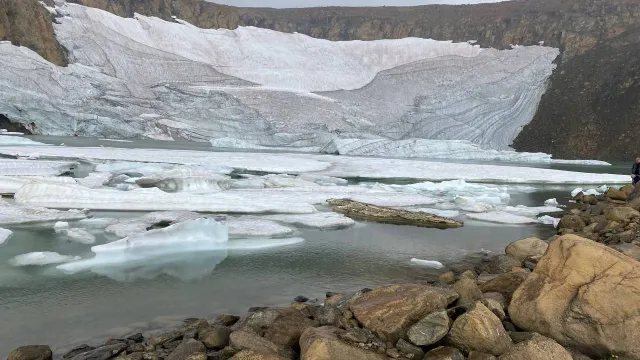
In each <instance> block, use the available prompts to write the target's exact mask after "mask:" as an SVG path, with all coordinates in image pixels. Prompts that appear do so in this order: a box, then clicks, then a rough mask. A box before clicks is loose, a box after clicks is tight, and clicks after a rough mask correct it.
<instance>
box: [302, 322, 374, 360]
mask: <svg viewBox="0 0 640 360" xmlns="http://www.w3.org/2000/svg"><path fill="white" fill-rule="evenodd" d="M338 331H339V329H338V328H335V327H329V326H324V327H319V328H308V329H307V330H305V332H304V333H303V334H302V336H301V337H300V360H384V359H386V357H385V356H384V355H380V354H377V353H374V352H371V351H367V350H364V349H361V348H358V347H355V346H351V345H348V344H346V343H344V342H342V341H340V340H339V339H338V336H337V335H336V332H338Z"/></svg>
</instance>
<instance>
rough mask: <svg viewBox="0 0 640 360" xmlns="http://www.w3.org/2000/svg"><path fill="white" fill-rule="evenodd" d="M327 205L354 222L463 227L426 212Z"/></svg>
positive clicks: (340, 203) (337, 201)
mask: <svg viewBox="0 0 640 360" xmlns="http://www.w3.org/2000/svg"><path fill="white" fill-rule="evenodd" d="M328 203H329V205H330V206H331V208H332V209H333V211H335V212H337V213H340V214H344V215H346V216H348V217H350V218H352V219H356V220H367V221H375V222H381V223H386V224H395V225H414V226H421V227H430V228H438V229H449V228H458V227H462V226H463V225H464V223H463V222H461V221H457V220H454V219H451V218H446V217H442V216H438V215H434V214H429V213H426V212H421V211H419V212H412V211H407V210H400V209H394V208H390V207H385V206H376V205H372V204H367V203H363V202H359V201H353V200H347V199H331V200H329V201H328Z"/></svg>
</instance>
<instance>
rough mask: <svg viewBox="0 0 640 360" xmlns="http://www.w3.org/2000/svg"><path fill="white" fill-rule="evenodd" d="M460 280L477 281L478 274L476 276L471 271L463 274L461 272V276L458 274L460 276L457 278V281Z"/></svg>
mask: <svg viewBox="0 0 640 360" xmlns="http://www.w3.org/2000/svg"><path fill="white" fill-rule="evenodd" d="M460 279H471V280H477V279H478V274H476V273H475V272H474V271H473V270H465V271H464V272H462V274H460V276H458V280H460Z"/></svg>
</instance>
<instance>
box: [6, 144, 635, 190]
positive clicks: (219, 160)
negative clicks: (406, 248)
mask: <svg viewBox="0 0 640 360" xmlns="http://www.w3.org/2000/svg"><path fill="white" fill-rule="evenodd" d="M34 153H35V154H37V155H38V156H40V157H41V158H51V159H68V160H77V159H87V160H93V161H119V160H125V161H142V162H149V163H156V164H155V166H157V167H162V168H163V169H165V166H167V164H180V165H199V166H203V167H210V166H214V167H220V166H227V167H232V168H235V169H241V170H247V171H253V172H267V173H287V174H310V175H320V176H331V177H337V178H351V179H352V178H369V179H416V180H430V181H446V180H454V179H458V180H465V181H467V182H498V183H522V184H535V183H538V184H626V183H628V182H629V177H628V176H626V175H615V174H597V173H584V172H574V171H564V170H554V169H541V168H531V167H524V166H507V165H487V164H453V163H445V162H436V161H423V160H409V159H384V158H371V157H351V156H329V155H311V154H298V153H295V154H269V153H265V154H260V155H259V156H256V154H255V153H241V152H207V151H188V150H172V151H166V150H160V149H118V148H106V147H105V148H102V147H100V148H74V147H58V146H46V147H43V146H41V147H35V146H34V147H28V146H20V147H18V146H14V147H11V146H6V147H2V146H0V154H2V155H6V156H18V157H24V156H29V155H32V154H34ZM8 161H11V160H8ZM163 163H164V164H163ZM109 170H111V169H109Z"/></svg>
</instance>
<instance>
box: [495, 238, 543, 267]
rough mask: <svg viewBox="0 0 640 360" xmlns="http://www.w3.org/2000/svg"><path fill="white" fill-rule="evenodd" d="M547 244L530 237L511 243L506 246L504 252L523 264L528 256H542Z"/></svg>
mask: <svg viewBox="0 0 640 360" xmlns="http://www.w3.org/2000/svg"><path fill="white" fill-rule="evenodd" d="M548 247H549V244H547V243H546V242H544V241H542V240H540V239H538V238H536V237H530V238H526V239H521V240H517V241H514V242H512V243H511V244H509V245H507V247H506V248H505V249H504V252H505V253H506V254H507V255H509V256H511V257H513V258H515V259H518V260H520V262H523V261H524V259H526V258H527V257H528V256H536V255H542V254H544V253H545V251H547V248H548Z"/></svg>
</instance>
